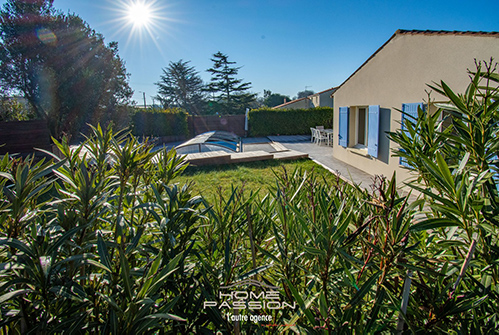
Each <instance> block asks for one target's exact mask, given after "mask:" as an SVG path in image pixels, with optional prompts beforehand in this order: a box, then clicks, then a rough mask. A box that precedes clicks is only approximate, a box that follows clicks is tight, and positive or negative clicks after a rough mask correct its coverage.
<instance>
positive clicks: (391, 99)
mask: <svg viewBox="0 0 499 335" xmlns="http://www.w3.org/2000/svg"><path fill="white" fill-rule="evenodd" d="M491 57H496V58H497V59H496V61H499V33H497V32H492V33H486V32H446V31H417V30H411V31H407V30H398V31H397V32H396V33H395V34H394V35H393V36H392V37H391V38H390V39H389V40H388V41H387V42H386V43H384V44H383V45H382V46H381V47H380V48H379V49H378V50H377V51H376V52H375V53H374V54H373V55H372V56H371V57H369V58H368V59H367V60H366V61H365V62H364V64H362V65H361V66H360V67H359V68H358V69H357V70H356V71H355V72H354V73H353V74H352V75H351V76H350V77H348V78H347V79H346V80H345V81H344V82H343V83H342V84H341V85H340V86H339V87H338V89H337V90H336V92H334V94H333V97H334V105H335V107H334V110H335V115H334V132H335V134H339V130H340V129H339V128H338V125H339V123H340V120H339V118H340V111H341V109H340V108H344V107H348V108H349V110H350V114H349V128H348V129H349V132H348V133H349V135H348V136H349V138H348V143H349V145H348V146H347V147H346V148H344V147H343V146H341V145H340V143H339V141H340V140H339V139H338V138H335V140H334V143H333V144H334V149H333V155H334V156H335V157H336V158H339V159H341V160H343V161H345V162H347V163H349V164H351V165H353V166H355V167H357V168H360V169H362V170H364V171H366V172H368V173H371V174H382V175H385V176H391V174H392V173H393V172H394V171H397V174H398V175H399V176H400V175H402V177H407V176H408V175H407V172H406V171H405V170H402V169H401V168H400V163H399V159H398V158H395V157H391V155H390V152H391V150H393V149H395V147H394V143H391V142H390V141H389V140H388V139H387V138H386V134H385V133H386V132H387V131H395V130H396V129H398V128H400V121H401V113H400V111H399V110H400V109H402V105H403V104H408V103H421V102H423V101H426V100H427V99H428V96H427V93H426V92H425V91H431V89H430V88H429V87H428V86H427V84H432V83H434V82H437V83H439V82H440V81H441V80H443V81H444V82H446V83H447V84H448V85H449V86H450V87H451V88H452V89H453V90H454V91H456V92H463V91H464V90H465V89H466V87H467V86H468V84H469V77H468V73H467V71H468V69H470V70H473V69H474V68H475V59H476V60H477V61H489V60H490V58H491ZM431 99H432V100H436V101H443V100H444V97H442V96H440V95H438V94H437V93H436V92H432V93H431ZM373 105H377V106H380V107H379V115H378V116H377V117H379V125H378V128H377V130H378V134H377V135H378V140H379V147H378V150H379V153H378V155H377V157H376V155H370V154H368V150H367V147H369V143H367V144H366V145H365V147H366V148H363V146H362V144H365V143H363V142H364V141H365V140H364V139H365V137H366V136H370V135H372V134H369V132H372V131H373V129H372V127H371V128H369V127H368V126H367V125H366V123H368V121H365V120H366V118H367V116H366V111H368V110H369V106H373ZM343 110H344V109H343ZM343 124H344V122H343ZM364 126H365V128H364ZM373 138H375V137H373ZM342 144H344V140H343V142H342ZM358 147H361V150H358ZM373 149H374V148H372V147H371V149H370V151H371V152H375V151H373ZM402 179H403V178H402Z"/></svg>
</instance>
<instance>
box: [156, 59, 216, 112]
mask: <svg viewBox="0 0 499 335" xmlns="http://www.w3.org/2000/svg"><path fill="white" fill-rule="evenodd" d="M156 85H157V86H158V99H159V101H160V103H161V104H162V105H163V107H164V108H173V107H179V108H183V109H184V110H186V111H187V113H189V114H191V115H200V114H203V110H204V109H205V103H206V102H205V100H206V98H205V95H206V93H205V92H204V84H203V80H202V79H201V77H200V76H199V73H198V72H197V71H196V70H195V69H194V67H193V66H189V62H184V61H182V60H179V61H178V62H170V64H169V65H168V67H167V68H164V69H163V74H162V75H161V81H159V82H157V83H156Z"/></svg>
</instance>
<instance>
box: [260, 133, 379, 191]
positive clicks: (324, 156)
mask: <svg viewBox="0 0 499 335" xmlns="http://www.w3.org/2000/svg"><path fill="white" fill-rule="evenodd" d="M268 139H269V140H270V141H272V142H277V143H280V144H282V145H283V146H284V147H286V148H287V149H290V150H296V151H300V152H305V153H307V154H308V156H309V158H310V159H312V160H313V161H315V162H316V163H317V164H319V165H321V166H323V167H324V168H326V169H328V170H329V171H331V172H333V173H336V174H339V175H340V177H341V178H342V179H344V180H346V181H353V182H354V183H356V184H359V185H360V186H362V187H363V188H366V189H370V185H371V184H372V183H373V180H372V178H373V177H374V176H373V175H370V174H368V173H366V172H364V171H362V170H359V169H357V168H356V167H353V166H352V165H349V164H347V163H345V162H343V161H340V160H338V159H336V158H334V157H333V148H332V147H330V146H327V145H325V144H321V145H317V144H315V143H312V142H310V136H299V135H294V136H269V137H268Z"/></svg>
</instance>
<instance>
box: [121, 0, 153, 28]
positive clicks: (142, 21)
mask: <svg viewBox="0 0 499 335" xmlns="http://www.w3.org/2000/svg"><path fill="white" fill-rule="evenodd" d="M126 19H127V21H128V22H129V23H131V24H132V25H133V27H134V28H142V27H147V26H148V25H150V24H151V21H152V19H153V14H152V8H151V6H150V5H149V4H147V3H145V2H141V1H136V2H132V3H130V4H129V5H128V8H127V15H126Z"/></svg>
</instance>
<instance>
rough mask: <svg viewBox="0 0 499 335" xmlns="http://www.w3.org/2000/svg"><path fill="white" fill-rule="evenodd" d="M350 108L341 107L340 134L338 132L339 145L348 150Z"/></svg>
mask: <svg viewBox="0 0 499 335" xmlns="http://www.w3.org/2000/svg"><path fill="white" fill-rule="evenodd" d="M349 114H350V108H348V107H340V119H339V124H338V126H339V132H338V143H339V144H340V145H341V146H342V147H344V148H346V147H348V120H349Z"/></svg>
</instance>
